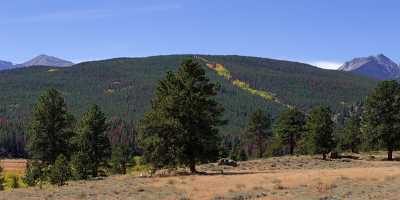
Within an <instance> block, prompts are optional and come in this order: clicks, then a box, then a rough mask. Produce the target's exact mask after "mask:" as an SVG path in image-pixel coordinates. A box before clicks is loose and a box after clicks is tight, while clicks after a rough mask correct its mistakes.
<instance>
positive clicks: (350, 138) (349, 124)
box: [342, 115, 361, 153]
mask: <svg viewBox="0 0 400 200" xmlns="http://www.w3.org/2000/svg"><path fill="white" fill-rule="evenodd" d="M343 134H344V135H343V138H342V139H343V143H344V144H343V145H344V146H345V148H346V149H350V150H351V152H353V153H357V152H358V151H359V148H360V145H361V119H360V118H359V117H358V116H356V115H353V116H350V118H348V119H347V120H346V122H345V127H344V130H343Z"/></svg>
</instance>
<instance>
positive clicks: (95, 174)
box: [92, 163, 98, 177]
mask: <svg viewBox="0 0 400 200" xmlns="http://www.w3.org/2000/svg"><path fill="white" fill-rule="evenodd" d="M97 166H98V164H97V163H95V164H94V166H93V169H92V176H93V177H97Z"/></svg>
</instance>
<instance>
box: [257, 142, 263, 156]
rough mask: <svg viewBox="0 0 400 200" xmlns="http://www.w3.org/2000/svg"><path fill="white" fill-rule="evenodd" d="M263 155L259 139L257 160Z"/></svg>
mask: <svg viewBox="0 0 400 200" xmlns="http://www.w3.org/2000/svg"><path fill="white" fill-rule="evenodd" d="M263 155H264V148H263V143H262V141H261V139H259V143H258V158H262V157H263Z"/></svg>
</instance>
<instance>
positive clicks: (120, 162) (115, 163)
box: [111, 144, 131, 174]
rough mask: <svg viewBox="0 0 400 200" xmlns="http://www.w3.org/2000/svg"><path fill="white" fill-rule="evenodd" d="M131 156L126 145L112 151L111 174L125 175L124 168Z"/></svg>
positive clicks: (116, 147)
mask: <svg viewBox="0 0 400 200" xmlns="http://www.w3.org/2000/svg"><path fill="white" fill-rule="evenodd" d="M130 156H131V154H130V151H129V147H128V145H123V144H122V145H117V146H115V147H114V148H113V149H112V153H111V166H112V171H113V173H116V174H126V168H127V164H128V161H129V158H130Z"/></svg>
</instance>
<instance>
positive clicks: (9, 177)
mask: <svg viewBox="0 0 400 200" xmlns="http://www.w3.org/2000/svg"><path fill="white" fill-rule="evenodd" d="M5 180H6V184H7V187H9V188H19V187H20V184H19V176H17V175H16V174H14V173H8V174H6V176H5Z"/></svg>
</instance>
